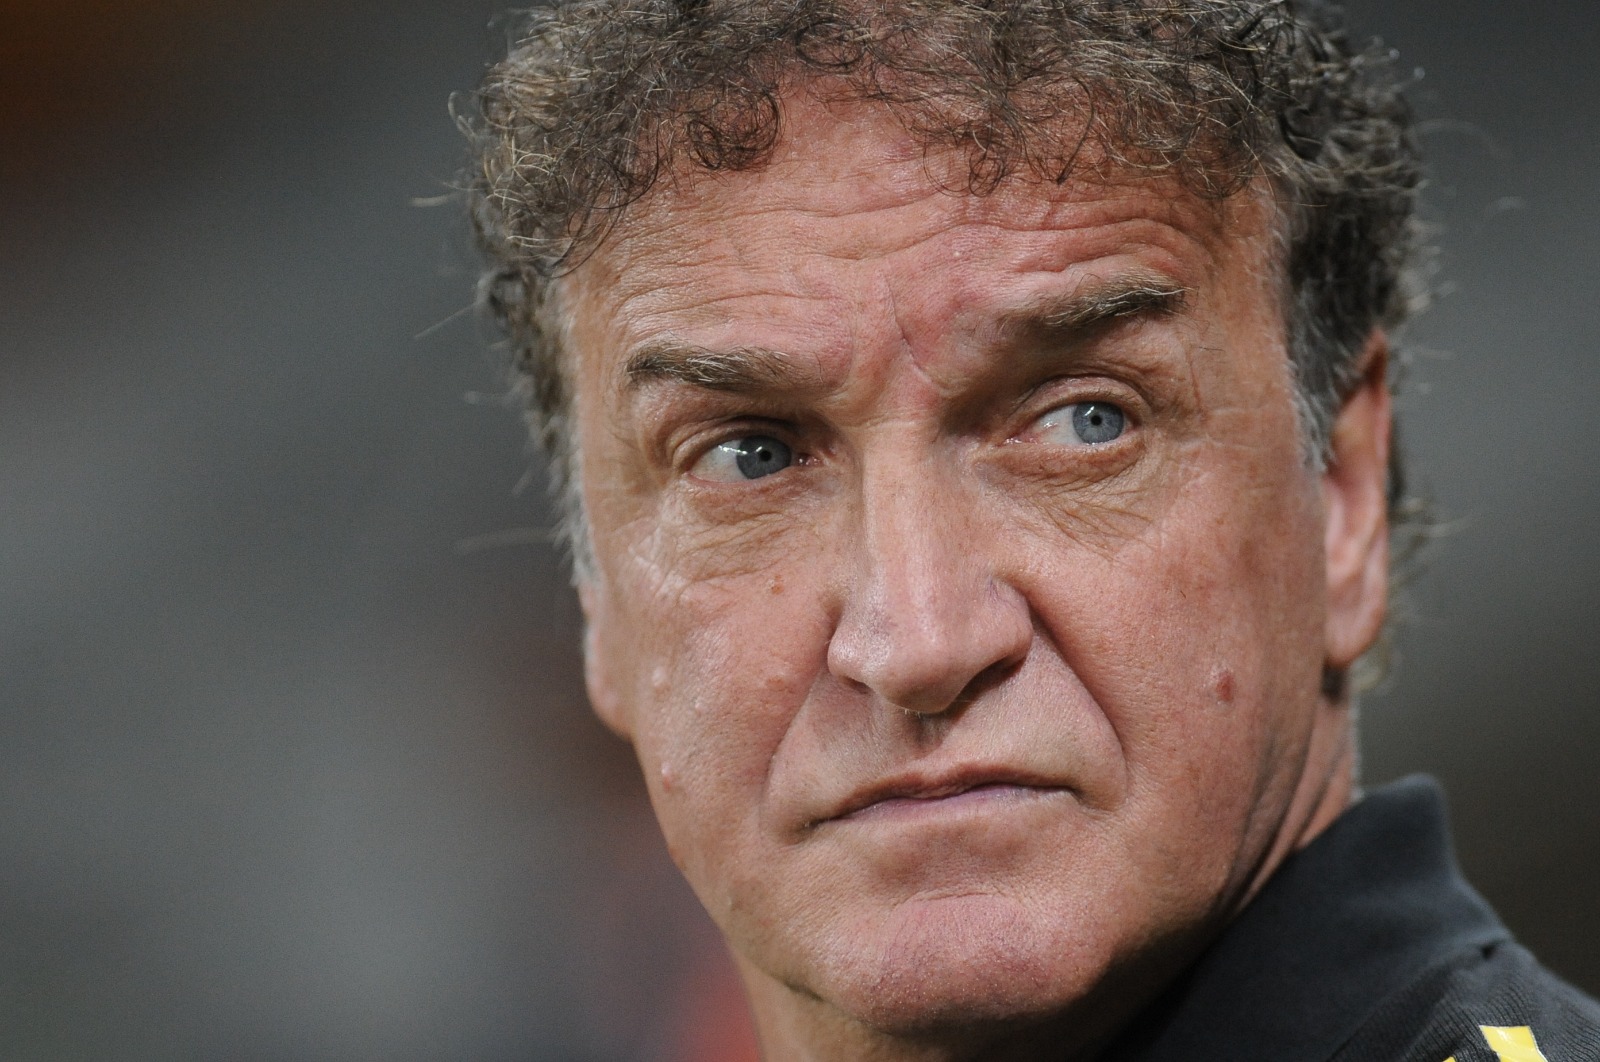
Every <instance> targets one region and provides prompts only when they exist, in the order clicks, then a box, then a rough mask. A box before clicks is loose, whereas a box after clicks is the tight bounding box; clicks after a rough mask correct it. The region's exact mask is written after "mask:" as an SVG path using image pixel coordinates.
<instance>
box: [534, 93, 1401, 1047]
mask: <svg viewBox="0 0 1600 1062" xmlns="http://www.w3.org/2000/svg"><path fill="white" fill-rule="evenodd" d="M785 120H786V125H785V130H786V135H785V139H784V141H783V143H782V144H781V145H780V147H779V150H778V152H777V154H776V156H775V157H774V159H773V160H772V162H771V163H770V164H769V165H767V166H766V167H764V168H762V169H759V170H757V171H753V172H745V173H737V174H723V175H706V174H701V175H698V176H689V175H685V176H683V177H681V179H679V180H677V181H674V182H671V183H670V184H668V185H665V186H663V187H662V189H661V190H659V191H658V192H656V193H654V194H653V196H652V197H651V198H650V199H648V200H647V201H646V202H644V203H643V204H641V205H640V206H639V207H637V208H636V209H635V210H634V211H633V212H632V213H631V214H630V215H629V216H628V218H627V219H626V220H625V221H624V223H623V224H622V225H621V226H620V227H619V229H618V230H617V231H615V232H614V233H613V234H612V235H611V236H610V237H609V238H608V241H607V243H606V244H605V245H604V246H603V247H602V248H601V249H600V250H599V252H597V253H596V254H595V255H594V256H593V257H592V258H590V259H589V260H588V261H587V262H586V263H585V264H584V265H583V266H582V267H581V268H580V269H579V270H577V271H576V273H575V274H574V275H573V276H572V277H571V278H570V279H569V280H568V281H567V290H566V294H567V297H568V298H569V300H570V301H569V306H570V307H571V309H572V312H573V320H574V327H573V332H572V349H573V351H574V360H573V362H572V364H571V365H570V366H569V372H570V373H571V375H572V378H573V379H574V380H575V381H576V389H575V390H576V421H577V427H578V433H579V438H580V440H581V447H582V450H581V465H580V475H581V478H582V486H583V498H584V504H585V506H586V509H587V514H588V519H589V522H590V526H591V528H592V533H593V550H594V557H595V566H594V571H593V573H592V574H591V575H589V576H588V577H587V578H586V579H585V580H584V582H583V583H582V585H581V586H580V594H581V597H582V601H583V605H584V609H585V613H586V616H587V618H588V622H589V628H588V642H587V646H586V648H587V659H588V668H589V687H590V693H591V697H592V699H593V702H594V704H595V707H596V709H597V711H598V712H599V713H600V715H601V717H602V718H603V719H604V720H605V721H606V722H607V723H608V724H609V725H610V726H611V727H612V728H613V729H615V730H616V731H617V732H618V733H620V734H622V735H623V736H625V737H626V738H627V739H628V740H630V741H631V742H632V743H633V745H634V747H635V749H636V750H637V753H638V757H639V761H640V763H641V764H642V766H643V768H644V773H645V778H646V781H647V783H648V786H649V790H650V796H651V799H652V801H653V802H654V805H655V808H656V812H657V814H658V816H659V818H660V820H661V825H662V829H663V831H664V833H665V835H666V838H667V842H668V845H669V847H670V849H671V851H672V853H673V856H674V858H675V859H676V860H677V862H678V864H679V865H680V867H681V868H682V869H683V871H684V873H685V875H686V876H687V877H688V879H689V881H690V883H691V884H692V885H693V886H694V888H695V890H696V891H697V892H698V894H699V896H700V898H701V899H702V901H703V902H704V903H705V905H706V907H707V909H708V910H709V911H710V912H711V915H712V917H713V918H715V919H716V921H717V922H718V923H719V925H720V926H721V927H722V929H723V931H724V933H725V934H726V935H727V937H728V939H729V941H730V943H731V944H732V946H733V948H734V951H735V953H736V957H737V959H738V961H739V963H740V966H741V970H742V972H743V975H744V977H745V980H746V984H747V987H748V989H749V991H750V995H751V998H752V1002H753V1005H754V1008H755V1012H756V1017H757V1024H758V1026H759V1028H760V1031H761V1035H762V1039H763V1046H764V1049H765V1050H766V1052H767V1055H768V1057H769V1058H771V1059H785V1058H830V1059H837V1058H958V1057H985V1058H990V1057H996V1058H998V1057H1028V1051H1029V1048H1030V1046H1032V1045H1033V1044H1034V1043H1035V1042H1036V1040H1037V1038H1038V1037H1040V1036H1042V1035H1044V1034H1045V1033H1046V1032H1048V1034H1049V1035H1050V1036H1051V1037H1053V1038H1054V1039H1052V1041H1051V1042H1052V1043H1055V1044H1063V1043H1064V1044H1067V1045H1072V1046H1075V1047H1076V1049H1077V1050H1078V1051H1079V1052H1080V1053H1082V1054H1089V1053H1092V1051H1093V1050H1094V1049H1095V1047H1096V1046H1097V1045H1099V1044H1100V1043H1102V1042H1103V1041H1104V1039H1105V1038H1106V1036H1108V1035H1109V1034H1110V1033H1111V1032H1112V1031H1113V1030H1114V1029H1115V1028H1116V1027H1117V1026H1118V1025H1120V1024H1121V1023H1123V1022H1125V1021H1126V1020H1127V1019H1128V1018H1129V1016H1130V1015H1131V1014H1132V1013H1133V1012H1134V1011H1135V1010H1136V1009H1137V1008H1138V1007H1139V1006H1141V1005H1143V1004H1144V1003H1146V1002H1148V1001H1149V999H1150V998H1151V997H1152V996H1153V995H1154V994H1155V993H1156V992H1157V991H1159V989H1160V987H1161V986H1162V985H1163V984H1164V983H1165V982H1167V981H1168V980H1170V979H1171V978H1172V977H1173V976H1174V975H1175V974H1176V972H1177V971H1178V970H1179V969H1181V967H1182V966H1183V965H1184V964H1185V963H1186V962H1188V961H1189V960H1190V959H1192V957H1193V956H1194V954H1195V953H1196V952H1197V951H1198V949H1199V948H1201V947H1202V946H1203V945H1204V943H1205V942H1206V941H1207V940H1208V939H1209V938H1210V937H1211V936H1212V935H1214V934H1215V932H1216V931H1217V930H1218V929H1219V928H1220V926H1221V925H1222V924H1223V923H1224V922H1225V921H1226V920H1227V919H1228V918H1229V917H1231V916H1232V915H1233V914H1234V913H1236V911H1237V910H1238V908H1239V907H1240V906H1241V905H1242V904H1243V903H1244V902H1246V900H1247V899H1248V897H1249V896H1250V895H1251V894H1252V892H1253V890H1254V889H1255V888H1257V887H1259V885H1260V883H1261V882H1262V881H1263V880H1264V879H1265V877H1266V876H1268V875H1269V874H1270V873H1271V871H1272V870H1273V869H1274V868H1275V867H1276V865H1277V864H1278V863H1279V862H1280V861H1281V860H1282V859H1283V858H1284V857H1285V855H1287V854H1288V853H1289V852H1290V851H1292V850H1293V849H1294V848H1295V847H1298V846H1299V845H1302V844H1304V843H1305V842H1306V841H1307V840H1309V838H1310V837H1311V836H1313V835H1314V834H1315V833H1316V832H1318V831H1319V830H1320V829H1322V828H1323V827H1324V826H1325V825H1327V823H1328V822H1330V821H1331V820H1332V819H1333V818H1334V817H1335V816H1336V815H1337V814H1338V812H1339V811H1340V810H1342V809H1343V807H1344V806H1345V805H1346V804H1347V803H1348V801H1349V799H1350V788H1351V749H1350V739H1349V721H1348V707H1347V705H1346V704H1344V703H1342V702H1339V701H1335V700H1330V699H1328V698H1326V697H1324V696H1323V695H1322V693H1321V686H1322V681H1321V679H1322V675H1323V672H1324V668H1325V667H1332V668H1342V667H1345V666H1347V665H1348V664H1349V663H1351V662H1352V661H1353V660H1354V659H1355V658H1356V657H1357V656H1358V655H1359V654H1360V653H1361V652H1362V651H1363V650H1365V649H1366V648H1367V647H1368V646H1369V645H1370V643H1371V642H1372V640H1373V639H1374V637H1375V636H1376V633H1377V630H1378V627H1379V625H1380V623H1381V619H1382V613H1383V602H1384V594H1385V581H1384V571H1385V567H1386V555H1385V529H1384V515H1383V497H1382V491H1383V468H1384V461H1385V456H1386V448H1387V432H1388V405H1387V397H1386V392H1385V389H1384V385H1383V360H1384V358H1383V344H1382V339H1381V337H1375V338H1374V340H1373V342H1372V344H1371V346H1370V348H1369V350H1368V353H1367V363H1366V365H1367V373H1366V376H1365V378H1364V380H1363V383H1362V384H1361V385H1360V386H1359V387H1358V388H1357V389H1356V391H1355V392H1354V394H1353V395H1352V396H1351V397H1350V399H1349V400H1348V401H1347V403H1346V405H1345V407H1344V411H1343V413H1342V414H1341V416H1340V419H1339V421H1338V423H1337V425H1336V428H1335V433H1334V453H1333V456H1332V460H1331V462H1330V464H1329V467H1328V470H1327V471H1326V472H1318V471H1316V470H1315V469H1314V468H1312V467H1311V466H1310V465H1309V464H1308V462H1307V461H1306V460H1305V456H1304V450H1303V446H1302V444H1301V439H1300V433H1299V428H1298V425H1297V423H1296V420H1295V414H1294V406H1293V400H1292V395H1293V392H1292V383H1291V378H1290V370H1289V363H1288V360H1287V355H1286V353H1285V348H1284V333H1285V329H1284V324H1283V318H1282V312H1281V300H1282V288H1281V280H1280V274H1279V271H1278V270H1277V268H1276V266H1275V258H1274V255H1275V253H1276V251H1275V249H1276V248H1277V247H1278V246H1279V245H1278V243H1277V242H1276V241H1275V240H1274V238H1273V236H1272V222H1273V212H1272V207H1271V204H1270V202H1269V201H1268V199H1267V197H1266V196H1264V195H1261V194H1259V193H1258V192H1257V191H1252V192H1247V193H1243V194H1241V195H1240V196H1237V197H1235V198H1234V199H1232V200H1230V201H1227V202H1225V203H1220V204H1218V203H1202V202H1199V201H1197V200H1194V199H1192V198H1189V197H1187V196H1185V195H1183V194H1181V193H1180V192H1178V191H1177V190H1175V188H1174V187H1171V186H1169V185H1167V184H1165V183H1162V182H1159V181H1152V180H1148V179H1146V180H1143V181H1130V182H1128V183H1126V184H1094V183H1089V182H1069V183H1067V184H1064V185H1059V186H1058V185H1055V184H1045V183H1038V182H1032V181H1028V180H1024V179H1014V180H1011V181H1008V182H1007V183H1006V184H1004V185H1002V187H1001V188H1000V189H999V190H998V191H997V192H996V193H994V194H992V195H989V196H983V197H974V196H968V195H956V194H951V193H949V192H948V191H945V190H941V187H940V185H939V184H938V183H937V179H938V178H939V177H940V175H941V174H940V166H941V165H943V161H942V160H941V159H940V158H939V157H935V158H933V159H932V160H931V161H929V160H927V159H925V157H924V152H923V151H922V149H921V148H919V147H917V146H916V145H914V144H913V143H911V142H910V141H909V140H908V139H907V138H906V136H905V135H904V134H903V133H902V132H901V130H900V129H899V127H898V126H897V125H895V124H894V122H893V121H892V119H890V118H889V117H887V116H886V115H885V114H884V113H882V112H880V111H878V110H875V109H874V106H873V105H870V104H862V105H852V106H845V105H838V104H835V105H832V106H831V108H830V107H824V106H823V105H820V104H817V103H814V102H811V101H809V100H808V99H806V98H805V97H804V96H797V97H795V98H793V99H791V100H790V101H789V105H788V108H787V111H786V114H785ZM944 161H949V163H950V165H952V166H956V167H959V166H960V165H962V163H961V162H960V161H959V160H944ZM953 172H954V171H953ZM946 187H948V185H946ZM739 440H745V441H744V442H739ZM741 453H742V454H743V456H742V457H741ZM752 476H754V477H755V478H751V477H752ZM1057 1050H1058V1051H1059V1047H1058V1048H1057ZM1057 1057H1059V1056H1057Z"/></svg>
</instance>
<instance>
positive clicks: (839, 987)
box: [817, 895, 1111, 1038]
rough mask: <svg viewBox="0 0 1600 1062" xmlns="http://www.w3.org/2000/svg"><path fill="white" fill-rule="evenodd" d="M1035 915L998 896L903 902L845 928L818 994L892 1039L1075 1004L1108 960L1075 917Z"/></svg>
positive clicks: (997, 1025)
mask: <svg viewBox="0 0 1600 1062" xmlns="http://www.w3.org/2000/svg"><path fill="white" fill-rule="evenodd" d="M1037 915H1038V913H1037V912H1033V911H1030V910H1029V909H1028V908H1027V906H1026V905H1024V904H1022V903H1020V902H1018V901H1017V900H1016V899H1014V898H1011V897H1006V896H998V895H961V896H946V897H936V898H927V899H921V898H919V899H915V900H911V901H907V902H905V903H902V904H900V905H898V906H897V907H896V908H895V909H894V910H893V911H892V912H891V913H890V914H889V915H888V916H886V917H884V918H882V919H879V920H876V921H875V923H874V924H872V925H870V926H865V927H860V929H861V932H860V933H851V934H844V937H845V939H843V940H842V941H841V947H840V949H839V950H840V953H841V958H840V961H838V962H837V963H833V964H825V973H824V976H823V977H822V978H821V981H822V982H823V983H822V984H820V985H818V986H817V988H818V989H819V991H818V994H819V995H821V996H822V997H823V998H824V999H827V1000H828V1001H829V1002H831V1003H833V1004H834V1005H835V1006H837V1007H838V1008H839V1009H840V1010H841V1011H843V1012H844V1013H846V1014H849V1015H850V1016H851V1017H853V1018H854V1019H855V1020H857V1021H860V1022H862V1023H864V1024H866V1025H868V1026H871V1027H873V1028H876V1029H879V1030H881V1031H883V1032H886V1033H891V1034H894V1035H898V1036H906V1037H914V1038H922V1037H940V1036H942V1035H944V1034H953V1033H957V1032H959V1033H961V1034H962V1035H963V1036H965V1035H970V1034H974V1033H978V1032H979V1031H980V1030H986V1031H990V1032H993V1031H998V1030H1003V1029H1006V1028H1011V1027H1026V1026H1030V1025H1034V1024H1037V1023H1039V1022H1041V1021H1044V1020H1047V1019H1049V1018H1052V1017H1055V1016H1059V1015H1061V1014H1063V1013H1064V1012H1066V1011H1069V1010H1071V1009H1072V1008H1073V1007H1074V1006H1075V1005H1076V1004H1078V1003H1080V1002H1081V1001H1083V1000H1084V999H1085V998H1086V997H1087V996H1088V995H1089V994H1090V993H1091V992H1092V991H1093V990H1094V989H1095V987H1096V986H1097V985H1098V984H1099V983H1100V982H1101V981H1102V980H1103V979H1104V977H1105V975H1106V973H1107V972H1108V967H1109V966H1110V958H1111V950H1110V949H1109V948H1106V947H1105V946H1104V944H1103V942H1099V941H1095V940H1093V939H1092V938H1093V937H1094V936H1095V934H1094V933H1092V932H1090V933H1085V932H1083V931H1082V930H1083V929H1084V926H1083V925H1082V923H1081V922H1080V921H1079V920H1078V919H1075V918H1060V917H1057V918H1053V919H1041V918H1039V917H1037ZM1074 924H1076V925H1077V929H1076V930H1075V929H1074V928H1073V927H1074Z"/></svg>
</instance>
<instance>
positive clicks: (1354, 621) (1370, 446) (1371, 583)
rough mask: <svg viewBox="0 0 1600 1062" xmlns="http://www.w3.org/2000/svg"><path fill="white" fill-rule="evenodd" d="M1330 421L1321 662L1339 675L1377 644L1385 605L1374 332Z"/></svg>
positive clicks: (1383, 363)
mask: <svg viewBox="0 0 1600 1062" xmlns="http://www.w3.org/2000/svg"><path fill="white" fill-rule="evenodd" d="M1360 365H1361V378H1360V380H1359V382H1358V383H1357V384H1356V386H1355V389H1354V390H1352V391H1351V392H1350V394H1349V395H1348V396H1347V397H1346V398H1345V400H1344V404H1343V406H1341V407H1340V410H1339V415H1338V417H1337V419H1335V421H1334V423H1333V434H1332V438H1331V439H1330V442H1329V454H1328V465H1327V470H1326V471H1325V472H1323V474H1322V498H1323V512H1324V514H1325V519H1326V535H1325V539H1324V544H1325V555H1326V563H1327V576H1328V619H1327V631H1326V641H1325V646H1324V652H1325V654H1326V660H1325V664H1326V666H1327V667H1328V668H1329V669H1331V670H1334V671H1339V672H1342V671H1344V670H1345V669H1346V668H1348V667H1349V666H1350V665H1351V664H1353V663H1355V661H1356V658H1358V657H1359V656H1360V655H1361V654H1362V653H1364V652H1366V651H1367V650H1368V649H1370V648H1371V647H1372V645H1373V643H1374V642H1376V641H1377V640H1378V634H1379V632H1380V631H1381V630H1382V628H1383V618H1384V614H1385V612H1386V610H1387V608H1388V601H1389V511H1388V510H1389V504H1388V489H1387V481H1388V470H1389V443H1390V431H1391V416H1392V409H1391V406H1390V399H1389V385H1388V375H1387V374H1388V367H1389V341H1388V337H1387V336H1385V335H1384V334H1383V333H1382V332H1381V331H1376V330H1375V331H1374V332H1373V333H1372V336H1371V338H1369V339H1368V340H1367V346H1366V349H1365V350H1363V351H1362V354H1361V361H1360Z"/></svg>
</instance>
